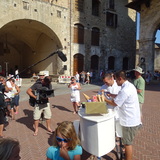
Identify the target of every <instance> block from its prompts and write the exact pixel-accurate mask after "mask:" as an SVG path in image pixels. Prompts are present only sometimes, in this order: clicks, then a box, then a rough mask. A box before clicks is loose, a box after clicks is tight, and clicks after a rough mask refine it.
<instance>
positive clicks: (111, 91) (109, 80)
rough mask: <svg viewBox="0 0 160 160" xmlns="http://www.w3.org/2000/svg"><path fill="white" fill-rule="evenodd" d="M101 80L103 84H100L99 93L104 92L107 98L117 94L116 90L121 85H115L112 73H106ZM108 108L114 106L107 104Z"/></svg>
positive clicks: (119, 88) (117, 90)
mask: <svg viewBox="0 0 160 160" xmlns="http://www.w3.org/2000/svg"><path fill="white" fill-rule="evenodd" d="M103 82H104V85H102V86H101V88H100V94H101V92H104V93H105V96H106V97H107V98H108V99H110V100H111V99H113V96H116V95H117V94H118V92H119V91H120V90H121V87H120V86H118V85H117V82H116V81H115V80H114V77H113V74H112V73H106V74H105V75H104V77H103ZM108 108H109V109H113V108H114V107H113V106H111V105H109V104H108Z"/></svg>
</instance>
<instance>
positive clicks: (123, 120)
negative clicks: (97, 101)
mask: <svg viewBox="0 0 160 160" xmlns="http://www.w3.org/2000/svg"><path fill="white" fill-rule="evenodd" d="M114 102H115V103H116V104H117V105H118V106H119V116H120V117H119V118H120V124H121V125H122V126H125V127H134V126H138V125H139V124H141V118H140V107H139V101H138V95H137V90H136V88H135V86H134V85H133V84H132V83H130V82H129V81H125V82H124V83H123V84H122V88H121V90H120V91H119V93H118V95H117V96H116V97H115V98H114Z"/></svg>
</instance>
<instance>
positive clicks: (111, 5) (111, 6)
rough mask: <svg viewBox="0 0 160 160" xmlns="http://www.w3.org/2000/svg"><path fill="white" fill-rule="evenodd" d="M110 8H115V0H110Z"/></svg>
mask: <svg viewBox="0 0 160 160" xmlns="http://www.w3.org/2000/svg"><path fill="white" fill-rule="evenodd" d="M108 9H114V0H108Z"/></svg>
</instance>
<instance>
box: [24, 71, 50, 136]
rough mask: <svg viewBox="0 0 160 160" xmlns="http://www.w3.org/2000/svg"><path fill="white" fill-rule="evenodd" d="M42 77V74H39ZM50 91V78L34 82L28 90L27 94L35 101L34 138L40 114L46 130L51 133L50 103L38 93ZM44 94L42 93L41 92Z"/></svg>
mask: <svg viewBox="0 0 160 160" xmlns="http://www.w3.org/2000/svg"><path fill="white" fill-rule="evenodd" d="M40 74H41V76H42V74H43V73H42V72H41V73H40ZM44 88H45V90H47V89H49V90H51V89H52V85H51V80H50V77H48V76H47V77H45V78H44V79H42V78H40V79H39V80H37V81H36V83H34V84H33V85H32V86H31V87H30V88H29V89H28V90H27V94H28V95H29V96H31V97H33V98H34V99H35V106H34V114H33V118H34V128H35V131H34V134H33V135H34V136H36V135H37V134H38V125H39V120H40V118H41V114H42V113H44V118H45V119H46V125H47V130H48V131H49V132H52V129H51V109H50V103H49V101H48V97H47V96H46V95H45V96H44V95H41V92H40V91H43V90H41V89H44ZM42 93H44V92H42Z"/></svg>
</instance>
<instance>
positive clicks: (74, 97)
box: [68, 77, 81, 114]
mask: <svg viewBox="0 0 160 160" xmlns="http://www.w3.org/2000/svg"><path fill="white" fill-rule="evenodd" d="M68 88H71V102H72V103H73V109H74V111H73V114H76V113H77V112H78V106H80V104H79V102H80V91H79V90H80V89H81V86H80V84H79V83H77V82H76V79H75V78H74V77H71V83H69V85H68Z"/></svg>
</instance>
